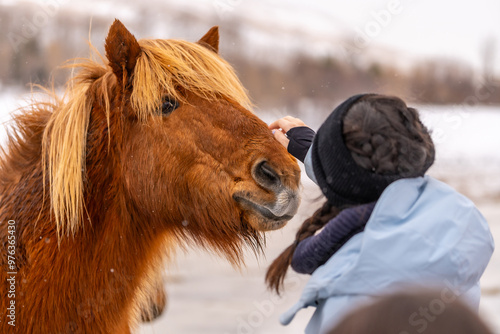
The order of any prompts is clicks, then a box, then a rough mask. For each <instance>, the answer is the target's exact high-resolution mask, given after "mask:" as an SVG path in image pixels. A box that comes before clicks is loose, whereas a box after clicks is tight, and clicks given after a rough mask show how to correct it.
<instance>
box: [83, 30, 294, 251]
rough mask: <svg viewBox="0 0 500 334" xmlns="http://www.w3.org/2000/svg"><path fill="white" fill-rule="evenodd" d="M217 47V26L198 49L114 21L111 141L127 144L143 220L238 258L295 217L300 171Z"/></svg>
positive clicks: (131, 194)
mask: <svg viewBox="0 0 500 334" xmlns="http://www.w3.org/2000/svg"><path fill="white" fill-rule="evenodd" d="M218 43H219V34H218V28H217V27H214V28H212V29H211V30H210V31H209V32H208V33H207V34H206V35H205V36H203V37H202V38H201V39H200V40H199V41H198V42H197V43H189V42H185V41H176V40H140V41H137V40H136V39H135V37H134V36H133V35H132V34H131V33H130V32H129V31H128V30H127V29H126V28H125V27H124V26H123V24H121V23H120V22H119V21H115V22H114V24H113V25H112V26H111V28H110V31H109V34H108V37H107V39H106V45H105V46H106V55H107V58H108V61H109V65H110V67H111V68H112V71H113V74H114V76H115V78H116V87H118V89H117V91H116V93H113V94H114V98H113V99H112V101H111V102H110V104H111V109H112V110H111V111H110V114H111V116H110V117H111V119H112V120H111V121H110V124H111V125H110V128H111V129H110V133H111V135H110V136H111V138H110V139H109V140H110V141H111V142H113V141H115V140H117V141H118V142H119V145H118V152H119V154H118V157H117V160H118V165H119V166H120V177H119V179H120V180H121V181H122V182H123V184H122V186H123V190H124V193H125V201H126V202H127V203H129V204H128V205H127V210H130V211H131V212H132V214H133V216H134V217H136V218H135V219H136V220H137V221H142V222H143V224H144V225H145V226H149V227H154V228H157V230H158V231H160V230H161V229H166V230H173V231H175V233H178V234H182V235H188V236H190V237H191V238H193V239H194V240H195V241H196V242H197V243H199V244H201V245H204V246H208V247H209V248H215V249H217V250H219V251H221V252H222V253H224V254H226V255H228V256H229V258H230V259H231V260H236V257H235V255H236V253H239V252H240V247H239V242H238V241H247V243H249V244H251V245H253V246H259V245H260V242H259V240H260V237H261V234H260V232H261V231H268V230H274V229H278V228H280V227H283V226H284V225H285V223H286V222H287V221H288V220H290V219H291V218H292V217H293V216H294V214H295V213H296V211H297V207H298V205H299V194H298V187H299V180H300V170H299V168H298V165H297V163H296V160H295V159H294V158H293V157H292V156H291V155H290V154H289V153H288V152H287V151H286V149H285V148H284V147H282V146H281V145H280V144H279V143H278V142H277V141H276V140H275V139H274V138H273V136H272V134H271V132H270V131H269V129H268V127H267V125H266V124H265V123H264V122H263V121H261V120H260V119H259V118H258V117H257V116H255V115H254V114H253V113H252V112H250V111H249V109H250V107H251V103H250V102H249V99H248V96H247V94H246V91H245V89H244V88H243V87H242V85H241V83H240V82H239V80H238V79H237V77H236V75H235V74H234V71H233V70H232V68H231V67H230V65H229V64H228V63H227V62H225V61H224V60H223V59H222V58H221V57H220V56H219V55H218ZM96 100H98V99H96ZM95 109H96V110H97V109H99V108H95ZM101 109H103V106H101ZM116 113H118V114H119V116H120V117H113V114H116ZM115 121H116V122H115ZM91 123H92V122H91ZM116 123H119V126H118V125H116ZM113 127H115V128H118V131H115V130H113V129H112V128H113ZM113 136H115V137H116V138H113ZM101 141H102V138H101ZM87 168H88V166H87Z"/></svg>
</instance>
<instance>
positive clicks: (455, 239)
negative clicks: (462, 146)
mask: <svg viewBox="0 0 500 334" xmlns="http://www.w3.org/2000/svg"><path fill="white" fill-rule="evenodd" d="M270 128H271V129H272V130H273V132H274V135H275V138H276V139H277V140H278V141H280V142H281V143H282V144H283V145H285V147H287V148H288V150H289V152H290V153H292V154H293V155H295V156H296V157H297V158H298V159H300V160H302V161H303V162H304V164H305V169H306V172H307V175H308V176H309V177H310V178H311V179H312V180H313V181H315V182H316V183H317V184H318V186H319V187H320V188H321V191H322V192H323V194H324V195H325V197H326V199H327V202H326V203H325V204H324V205H323V207H322V208H321V209H319V210H318V211H317V212H315V213H314V215H313V216H312V217H310V218H309V219H307V220H306V221H305V222H304V223H303V225H302V226H301V228H300V229H299V231H298V232H297V235H296V240H295V241H294V243H293V244H292V245H291V246H289V247H288V248H287V249H286V250H285V251H284V252H283V253H282V254H281V255H280V256H279V257H278V258H277V259H276V260H275V261H274V262H273V263H272V265H271V266H270V268H269V270H268V273H267V275H266V281H267V283H268V285H269V287H270V288H272V289H275V290H276V291H277V292H278V293H279V292H280V289H281V287H282V285H283V280H284V277H285V274H286V271H287V269H288V266H289V265H291V266H292V268H293V269H295V270H296V271H298V272H300V273H307V274H312V275H311V279H310V280H309V282H308V283H307V285H306V286H305V288H304V291H303V293H302V296H301V298H300V300H299V302H298V303H297V304H296V305H295V306H293V307H292V308H291V309H290V310H289V311H288V312H287V313H285V314H284V315H283V316H282V317H281V322H282V323H283V324H288V323H289V322H290V321H291V320H292V319H293V317H294V315H295V313H297V312H298V311H299V310H300V309H302V308H305V307H308V306H314V307H316V311H315V313H314V315H313V317H312V319H311V321H310V322H309V324H308V326H307V328H306V333H322V332H324V331H325V330H327V328H331V327H332V325H333V324H335V323H337V322H338V321H339V319H341V318H342V316H343V315H345V314H346V313H347V312H348V311H349V310H351V309H352V308H354V307H356V306H357V305H359V304H360V303H363V302H366V301H369V300H371V299H372V298H373V297H375V296H379V295H382V294H384V293H387V292H388V291H394V290H398V289H405V288H408V287H412V288H415V287H419V288H427V287H440V288H441V289H446V292H447V293H448V294H450V295H453V296H455V297H458V296H461V297H462V298H464V299H465V300H466V301H467V302H468V303H469V304H470V305H471V307H473V308H476V309H477V307H478V305H479V297H480V289H479V278H480V277H481V275H482V273H483V271H484V269H485V268H486V266H487V264H488V262H489V259H490V257H491V255H492V253H493V248H494V245H493V238H492V236H491V234H490V231H489V228H488V224H487V222H486V221H485V219H484V217H483V216H482V215H481V213H480V212H479V211H478V210H477V209H476V207H475V206H474V204H473V203H472V202H471V201H470V200H469V199H467V198H466V197H465V196H463V195H461V194H459V193H458V192H456V191H455V190H453V189H452V188H450V187H449V186H447V185H446V184H444V183H442V182H440V181H437V180H435V179H433V178H432V177H429V176H427V175H425V173H426V171H427V169H428V168H429V167H430V166H431V165H432V163H433V162H434V153H435V152H434V145H433V143H432V140H431V137H430V135H429V132H428V130H427V129H426V127H425V126H424V125H423V124H422V123H421V122H420V120H419V116H418V112H417V111H416V110H415V109H413V108H409V107H407V106H406V104H405V103H404V102H403V101H402V100H401V99H399V98H397V97H390V96H383V95H376V94H360V95H356V96H353V97H350V98H349V99H347V100H346V101H344V102H343V103H342V104H340V105H339V106H338V107H337V108H336V109H335V110H334V111H333V112H332V114H330V116H329V117H328V118H327V119H326V121H325V122H324V123H323V124H322V125H321V127H320V129H319V130H318V133H317V134H316V135H315V134H314V132H313V131H312V130H310V129H309V128H307V126H305V124H304V123H303V122H302V121H300V120H298V119H295V118H291V117H285V118H283V119H280V120H278V121H276V122H274V123H272V124H271V125H270ZM311 144H312V145H311ZM320 229H322V230H321V232H319V233H317V234H316V232H317V231H319V230H320Z"/></svg>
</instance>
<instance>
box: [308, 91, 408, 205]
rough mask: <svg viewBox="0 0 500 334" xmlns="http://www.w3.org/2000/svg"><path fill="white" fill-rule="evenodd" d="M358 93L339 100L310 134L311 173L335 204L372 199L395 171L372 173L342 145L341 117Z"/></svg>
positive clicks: (384, 186) (390, 181) (392, 179)
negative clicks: (385, 173)
mask: <svg viewBox="0 0 500 334" xmlns="http://www.w3.org/2000/svg"><path fill="white" fill-rule="evenodd" d="M367 95H374V94H359V95H355V96H352V97H350V98H348V99H347V100H346V101H344V102H342V104H340V105H339V106H338V107H337V108H335V110H334V111H333V112H332V113H331V114H330V116H328V118H327V119H326V121H325V122H324V123H323V124H322V125H321V127H320V128H319V130H318V133H317V134H316V136H315V137H314V141H313V145H312V148H311V150H312V151H311V157H312V165H313V170H314V176H315V177H316V180H317V182H318V185H319V186H320V188H321V191H322V192H323V194H324V195H325V196H326V198H327V199H328V202H329V203H330V204H331V205H333V206H337V207H343V206H346V205H357V204H363V203H369V202H373V201H376V200H377V199H378V198H379V197H380V195H381V194H382V192H383V191H384V189H385V188H386V187H387V186H388V185H389V184H391V183H392V182H394V181H395V180H397V179H400V178H401V176H399V175H382V174H376V173H374V172H372V171H370V170H367V169H364V168H362V167H360V166H359V165H358V164H357V163H356V162H355V161H354V159H353V157H352V155H351V151H350V150H349V149H348V148H347V147H346V145H345V142H344V137H343V134H342V133H343V118H344V115H345V114H346V113H347V111H348V110H349V108H350V107H351V106H352V105H353V104H354V103H356V102H357V101H358V100H359V99H361V98H362V97H363V96H367Z"/></svg>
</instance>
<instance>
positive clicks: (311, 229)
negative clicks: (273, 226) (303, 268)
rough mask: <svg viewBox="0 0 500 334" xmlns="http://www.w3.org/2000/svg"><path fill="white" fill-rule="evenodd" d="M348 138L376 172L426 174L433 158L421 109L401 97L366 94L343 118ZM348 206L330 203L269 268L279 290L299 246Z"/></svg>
mask: <svg viewBox="0 0 500 334" xmlns="http://www.w3.org/2000/svg"><path fill="white" fill-rule="evenodd" d="M342 132H343V137H344V142H345V145H346V147H347V148H348V149H349V151H350V152H351V156H352V158H353V160H354V161H355V162H356V164H358V165H359V166H360V167H362V168H364V169H367V170H370V171H372V172H373V173H376V174H382V175H396V176H398V178H411V177H417V176H421V175H423V174H424V173H425V171H426V170H427V169H428V168H429V166H430V165H431V164H432V162H433V161H434V155H435V150H434V144H433V142H432V139H431V137H430V134H429V131H428V130H427V128H426V127H425V126H424V125H423V124H422V123H421V122H420V119H419V116H418V111H417V110H416V109H414V108H409V107H407V106H406V104H405V103H404V101H403V100H401V99H400V98H397V97H392V96H384V95H367V96H364V97H362V98H360V99H359V100H358V101H357V102H356V103H354V104H353V105H352V106H351V107H350V109H349V110H348V111H347V113H346V114H345V116H344V119H343V130H342ZM342 209H343V208H338V207H335V206H333V205H331V204H330V203H329V202H328V201H327V202H325V203H324V204H323V206H322V207H321V208H320V209H318V210H317V211H316V212H315V213H314V214H313V215H312V216H311V217H310V218H308V219H306V220H305V221H304V222H303V223H302V225H301V227H300V228H299V230H298V231H297V234H296V235H295V241H294V242H293V243H292V244H291V245H290V246H288V248H286V249H285V250H284V251H283V252H282V253H281V254H280V255H279V256H278V257H277V258H276V259H275V260H274V261H273V263H272V264H271V265H270V266H269V268H268V271H267V273H266V283H267V285H268V287H269V288H270V289H271V290H274V291H276V293H277V294H280V292H281V290H282V289H283V283H284V279H285V275H286V272H287V270H288V267H289V266H290V264H291V261H292V257H293V253H294V252H295V249H296V248H297V245H298V244H299V243H300V242H301V241H302V240H304V239H306V238H308V237H310V236H313V235H314V234H315V233H316V232H317V231H318V230H320V229H321V228H322V227H323V226H325V225H326V224H327V223H328V222H329V221H330V220H331V219H333V218H334V217H335V216H337V215H338V214H339V213H340V211H341V210H342Z"/></svg>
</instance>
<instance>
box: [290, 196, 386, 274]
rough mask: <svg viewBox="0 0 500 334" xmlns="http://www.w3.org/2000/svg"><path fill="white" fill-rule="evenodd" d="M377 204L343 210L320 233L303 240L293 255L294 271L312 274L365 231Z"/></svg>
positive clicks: (292, 264)
mask: <svg viewBox="0 0 500 334" xmlns="http://www.w3.org/2000/svg"><path fill="white" fill-rule="evenodd" d="M375 203H376V202H372V203H368V204H363V205H358V206H355V207H351V208H347V209H344V210H342V211H341V212H340V214H339V215H337V216H336V217H335V218H333V219H332V220H330V221H329V222H328V223H327V224H326V225H325V227H324V228H323V230H322V231H321V232H320V233H318V234H317V235H314V236H311V237H309V238H306V239H304V240H302V241H301V242H300V243H299V244H298V245H297V248H296V249H295V252H294V253H293V258H292V263H291V266H292V268H293V270H295V271H296V272H298V273H301V274H312V273H313V272H314V271H315V270H316V268H318V267H319V266H321V265H322V264H324V263H325V262H326V261H327V260H328V259H329V258H330V257H331V256H332V255H333V254H334V253H335V252H336V251H337V250H338V249H339V248H340V247H342V245H344V244H345V243H346V242H347V241H348V240H349V239H350V238H351V237H352V236H353V235H355V234H357V233H359V232H361V231H363V230H364V228H365V225H366V222H367V221H368V219H369V218H370V215H371V213H372V211H373V208H374V207H375Z"/></svg>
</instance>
